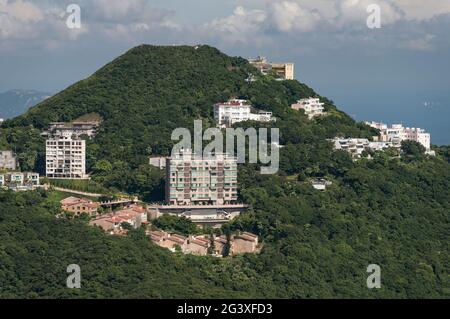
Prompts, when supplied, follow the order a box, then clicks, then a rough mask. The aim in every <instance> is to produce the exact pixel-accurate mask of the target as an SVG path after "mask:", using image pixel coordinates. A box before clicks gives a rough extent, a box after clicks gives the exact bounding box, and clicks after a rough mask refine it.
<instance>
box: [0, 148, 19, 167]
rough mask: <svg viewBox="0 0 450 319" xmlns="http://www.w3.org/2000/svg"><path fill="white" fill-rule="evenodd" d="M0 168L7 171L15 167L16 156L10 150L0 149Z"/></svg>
mask: <svg viewBox="0 0 450 319" xmlns="http://www.w3.org/2000/svg"><path fill="white" fill-rule="evenodd" d="M0 169H5V170H9V171H14V170H16V169H17V158H16V156H15V155H14V153H13V152H12V151H0Z"/></svg>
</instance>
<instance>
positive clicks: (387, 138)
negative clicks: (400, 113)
mask: <svg viewBox="0 0 450 319" xmlns="http://www.w3.org/2000/svg"><path fill="white" fill-rule="evenodd" d="M366 124H367V125H369V126H370V127H373V128H376V129H378V130H380V136H379V137H377V138H378V139H379V141H382V142H392V143H393V144H394V145H395V146H396V147H400V145H401V142H402V141H407V140H409V141H415V142H417V143H420V144H422V145H423V146H424V147H425V149H426V150H427V153H429V154H431V153H432V152H431V151H430V150H431V135H430V133H427V132H425V130H423V129H421V128H415V127H413V128H410V127H403V125H402V124H393V125H387V124H384V123H378V122H366Z"/></svg>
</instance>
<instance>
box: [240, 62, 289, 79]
mask: <svg viewBox="0 0 450 319" xmlns="http://www.w3.org/2000/svg"><path fill="white" fill-rule="evenodd" d="M248 62H249V63H250V64H251V65H253V66H254V67H255V68H257V69H258V70H259V71H260V72H261V73H262V74H264V75H267V74H268V73H270V72H275V73H276V74H277V75H278V76H279V77H280V78H281V79H283V80H293V79H294V68H295V65H294V63H273V62H269V61H268V60H267V59H266V58H265V57H261V56H258V57H257V58H255V59H249V60H248Z"/></svg>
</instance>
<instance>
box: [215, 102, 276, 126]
mask: <svg viewBox="0 0 450 319" xmlns="http://www.w3.org/2000/svg"><path fill="white" fill-rule="evenodd" d="M272 115H273V114H272V112H266V111H257V113H252V105H251V104H249V103H248V102H247V101H246V100H239V99H232V100H230V101H228V102H224V103H217V104H215V105H214V119H215V120H216V122H217V124H218V125H219V126H231V125H233V124H235V123H238V122H244V121H258V122H271V121H275V118H273V116H272Z"/></svg>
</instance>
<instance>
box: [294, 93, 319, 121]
mask: <svg viewBox="0 0 450 319" xmlns="http://www.w3.org/2000/svg"><path fill="white" fill-rule="evenodd" d="M323 106H324V103H321V102H320V99H318V98H312V97H310V98H307V99H300V100H298V101H297V103H295V104H292V105H291V108H292V109H293V110H296V111H298V110H304V111H305V114H306V115H307V116H308V118H309V119H312V118H314V117H316V116H321V115H324V114H325V112H324V109H325V108H324V107H323Z"/></svg>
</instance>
